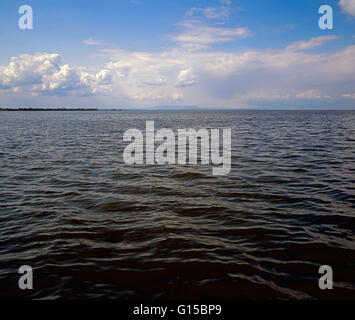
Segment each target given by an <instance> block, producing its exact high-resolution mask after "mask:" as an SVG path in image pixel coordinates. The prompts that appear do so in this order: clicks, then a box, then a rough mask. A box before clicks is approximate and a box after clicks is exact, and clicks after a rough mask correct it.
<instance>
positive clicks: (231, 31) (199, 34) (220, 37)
mask: <svg viewBox="0 0 355 320" xmlns="http://www.w3.org/2000/svg"><path fill="white" fill-rule="evenodd" d="M180 26H181V27H183V29H184V31H183V32H182V33H180V34H177V35H175V36H172V37H171V39H172V40H173V41H175V42H177V43H179V44H180V45H182V46H183V47H187V48H189V47H191V45H199V46H201V47H197V48H198V49H200V48H207V47H209V45H212V44H214V43H223V42H231V41H234V40H236V39H238V38H247V37H250V36H251V35H252V33H251V32H250V30H249V29H248V28H246V27H241V28H217V27H210V26H206V25H203V24H201V23H199V22H196V21H185V22H183V23H181V24H180Z"/></svg>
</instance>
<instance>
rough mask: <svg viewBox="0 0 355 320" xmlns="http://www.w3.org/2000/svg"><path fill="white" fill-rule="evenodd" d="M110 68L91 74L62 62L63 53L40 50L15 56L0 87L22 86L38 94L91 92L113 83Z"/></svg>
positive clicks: (0, 74) (4, 69)
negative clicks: (34, 53)
mask: <svg viewBox="0 0 355 320" xmlns="http://www.w3.org/2000/svg"><path fill="white" fill-rule="evenodd" d="M108 72H109V70H102V71H100V72H99V73H98V74H97V75H90V74H89V73H87V72H85V71H84V70H83V68H75V67H71V66H69V65H68V64H64V65H63V64H61V57H60V55H59V54H56V53H54V54H49V53H38V54H36V55H33V56H32V55H28V54H23V55H20V56H19V57H12V58H11V61H10V63H9V64H8V65H7V66H3V67H2V68H1V72H0V88H2V89H5V90H6V89H12V88H22V89H23V90H25V91H26V90H28V91H31V92H32V93H36V94H47V95H52V94H56V95H63V94H68V93H70V92H75V93H76V94H80V95H88V94H91V93H93V92H95V91H96V92H97V91H100V88H101V89H102V88H103V86H105V85H109V84H110V80H111V78H110V76H109V74H108Z"/></svg>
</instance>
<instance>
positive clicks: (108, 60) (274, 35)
mask: <svg viewBox="0 0 355 320" xmlns="http://www.w3.org/2000/svg"><path fill="white" fill-rule="evenodd" d="M22 5H30V6H31V7H32V10H33V29H32V30H28V29H27V30H22V29H20V28H19V25H18V21H19V19H20V18H21V16H22V14H20V13H19V12H18V11H19V7H20V6H22ZM321 5H329V6H331V7H332V9H333V29H331V30H329V29H326V30H323V29H321V28H320V27H319V24H318V21H319V19H320V18H321V16H322V14H319V12H318V10H319V8H320V6H321ZM167 105H174V106H199V107H204V108H223V109H224V108H240V109H246V108H251V109H259V108H261V109H264V108H266V109H268V108H275V109H355V0H322V1H318V0H297V1H286V0H267V1H266V0H255V1H250V0H100V1H96V0H90V1H89V0H86V1H84V0H75V1H74V0H41V1H40V0H33V1H30V0H21V1H17V0H1V3H0V107H19V106H22V107H48V108H50V107H98V108H142V107H153V106H167Z"/></svg>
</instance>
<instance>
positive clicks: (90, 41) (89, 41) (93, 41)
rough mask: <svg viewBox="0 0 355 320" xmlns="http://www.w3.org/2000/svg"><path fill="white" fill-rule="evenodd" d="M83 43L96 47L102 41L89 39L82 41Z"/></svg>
mask: <svg viewBox="0 0 355 320" xmlns="http://www.w3.org/2000/svg"><path fill="white" fill-rule="evenodd" d="M83 43H84V44H86V45H88V46H96V45H100V44H102V41H100V40H94V39H92V38H89V39H86V40H83Z"/></svg>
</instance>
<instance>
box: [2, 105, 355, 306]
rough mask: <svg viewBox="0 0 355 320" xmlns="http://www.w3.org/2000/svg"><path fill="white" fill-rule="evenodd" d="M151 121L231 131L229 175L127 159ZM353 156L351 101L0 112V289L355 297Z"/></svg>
mask: <svg viewBox="0 0 355 320" xmlns="http://www.w3.org/2000/svg"><path fill="white" fill-rule="evenodd" d="M146 120H154V121H155V127H156V129H161V128H163V127H167V128H196V129H197V128H224V127H230V128H232V171H231V173H230V174H229V175H228V176H222V177H213V176H212V175H211V167H210V166H181V165H176V166H173V165H169V166H148V165H143V166H127V165H125V164H124V163H123V159H122V152H123V149H124V147H125V146H126V145H127V143H123V141H122V140H123V132H124V131H125V130H127V129H128V128H140V129H141V130H143V131H144V129H145V121H146ZM354 159H355V112H354V111H338V112H336V111H219V112H217V111H198V112H197V111H182V112H173V111H171V112H169V111H166V112H160V111H154V112H139V111H132V112H128V111H122V112H108V111H107V112H86V111H83V112H0V298H5V297H13V298H14V297H30V298H51V299H54V298H128V299H130V298H173V299H175V298H184V299H189V298H283V299H294V298H297V299H298V298H301V299H304V298H350V299H355V241H354V231H355V161H354ZM324 264H326V265H330V266H332V267H333V272H334V289H333V290H328V291H322V290H320V289H319V287H318V278H319V277H320V275H319V274H318V268H319V266H320V265H324ZM21 265H30V266H32V267H33V269H34V290H32V291H21V290H19V289H18V285H17V281H18V278H19V274H18V268H19V267H20V266H21Z"/></svg>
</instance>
